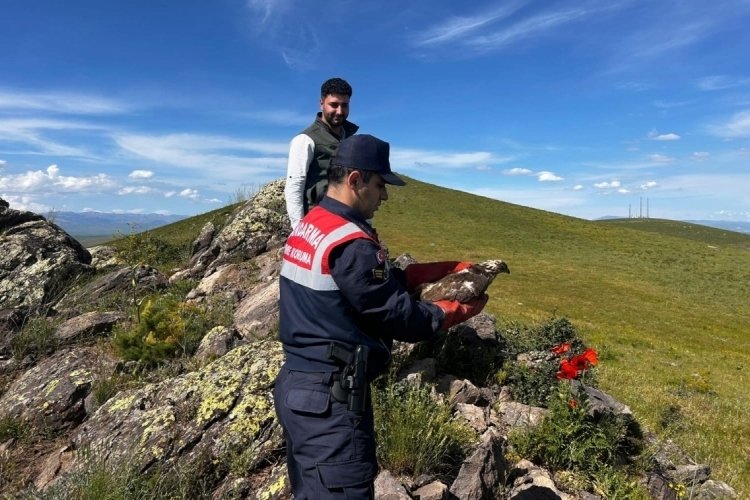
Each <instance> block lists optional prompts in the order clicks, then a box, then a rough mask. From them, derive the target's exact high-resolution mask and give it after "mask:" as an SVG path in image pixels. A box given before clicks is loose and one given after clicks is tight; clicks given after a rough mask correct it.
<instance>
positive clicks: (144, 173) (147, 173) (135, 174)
mask: <svg viewBox="0 0 750 500" xmlns="http://www.w3.org/2000/svg"><path fill="white" fill-rule="evenodd" d="M153 176H154V173H153V172H152V171H151V170H133V171H132V172H130V174H128V177H130V178H131V179H150V178H151V177H153Z"/></svg>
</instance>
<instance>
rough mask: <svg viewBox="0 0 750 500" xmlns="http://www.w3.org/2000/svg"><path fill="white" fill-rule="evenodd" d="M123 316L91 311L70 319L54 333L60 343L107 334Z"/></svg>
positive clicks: (119, 313)
mask: <svg viewBox="0 0 750 500" xmlns="http://www.w3.org/2000/svg"><path fill="white" fill-rule="evenodd" d="M124 317H125V315H124V314H123V313H121V312H119V311H109V312H99V311H92V312H88V313H84V314H81V315H80V316H76V317H74V318H70V319H69V320H67V321H66V322H65V323H63V324H62V325H60V327H59V328H58V329H57V331H56V332H55V337H57V338H58V339H59V340H60V341H61V343H69V342H72V341H74V340H78V339H81V338H85V337H93V336H95V335H100V334H102V333H108V332H110V331H111V330H112V327H113V326H114V325H115V323H117V322H118V321H120V320H122V319H123V318H124Z"/></svg>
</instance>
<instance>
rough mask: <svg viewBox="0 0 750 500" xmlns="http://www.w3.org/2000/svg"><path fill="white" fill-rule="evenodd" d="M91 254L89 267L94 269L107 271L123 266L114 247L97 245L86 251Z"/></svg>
mask: <svg viewBox="0 0 750 500" xmlns="http://www.w3.org/2000/svg"><path fill="white" fill-rule="evenodd" d="M88 250H89V253H90V254H91V265H92V266H94V267H95V268H96V269H98V270H101V269H107V268H111V267H117V266H120V265H123V262H122V261H121V260H120V259H119V257H118V253H119V251H118V250H117V249H116V248H115V247H111V246H107V245H97V246H95V247H91V248H89V249H88Z"/></svg>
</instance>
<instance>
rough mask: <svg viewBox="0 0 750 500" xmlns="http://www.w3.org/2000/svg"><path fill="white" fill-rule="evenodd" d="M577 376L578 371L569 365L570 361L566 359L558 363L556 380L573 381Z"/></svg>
mask: <svg viewBox="0 0 750 500" xmlns="http://www.w3.org/2000/svg"><path fill="white" fill-rule="evenodd" d="M577 376H578V370H577V369H576V368H575V366H573V365H572V364H571V363H570V361H568V360H567V359H563V360H562V361H560V370H559V371H558V372H557V374H556V377H557V378H558V379H561V380H562V379H567V380H573V379H574V378H576V377H577Z"/></svg>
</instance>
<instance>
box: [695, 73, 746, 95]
mask: <svg viewBox="0 0 750 500" xmlns="http://www.w3.org/2000/svg"><path fill="white" fill-rule="evenodd" d="M697 85H698V88H699V89H700V90H706V91H712V90H724V89H731V88H735V87H744V86H747V85H750V78H732V77H730V76H727V75H713V76H706V77H704V78H701V79H700V80H698V82H697Z"/></svg>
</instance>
